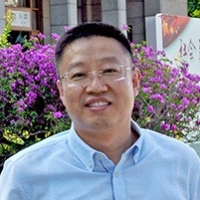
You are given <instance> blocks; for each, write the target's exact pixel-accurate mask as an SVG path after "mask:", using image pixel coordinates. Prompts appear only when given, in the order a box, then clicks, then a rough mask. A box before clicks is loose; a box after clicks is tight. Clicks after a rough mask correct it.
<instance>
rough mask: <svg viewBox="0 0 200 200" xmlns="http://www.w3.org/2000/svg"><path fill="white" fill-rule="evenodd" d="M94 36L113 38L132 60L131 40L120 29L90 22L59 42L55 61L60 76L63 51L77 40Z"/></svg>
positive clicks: (66, 34) (72, 30)
mask: <svg viewBox="0 0 200 200" xmlns="http://www.w3.org/2000/svg"><path fill="white" fill-rule="evenodd" d="M92 36H103V37H108V38H113V39H115V40H117V41H118V42H119V43H120V44H121V45H122V47H124V49H125V50H127V52H128V53H129V54H130V56H131V59H132V50H131V45H130V42H129V40H128V39H127V38H126V36H125V35H124V34H123V32H122V31H120V30H119V29H118V28H116V27H114V26H112V25H110V24H105V23H97V22H90V23H84V24H80V25H78V26H76V27H74V28H72V29H70V30H68V31H67V32H66V33H65V34H64V35H62V37H61V38H60V39H59V40H58V42H57V44H56V50H55V61H56V71H57V74H59V70H58V67H59V62H60V60H61V59H62V55H63V51H64V49H65V47H66V46H67V45H69V44H71V43H72V42H74V41H75V40H77V39H80V38H84V37H85V38H88V37H92Z"/></svg>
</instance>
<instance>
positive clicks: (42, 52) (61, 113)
mask: <svg viewBox="0 0 200 200" xmlns="http://www.w3.org/2000/svg"><path fill="white" fill-rule="evenodd" d="M56 80H57V77H56V72H55V66H54V46H50V45H41V44H34V45H33V47H32V48H30V49H28V50H26V51H24V47H23V45H21V44H16V45H11V46H10V47H7V48H1V49H0V86H1V87H0V121H1V122H0V156H1V158H2V159H4V158H6V157H8V156H10V155H11V154H13V153H15V152H17V151H19V150H20V149H22V148H24V147H26V146H29V145H30V144H33V143H35V142H37V141H39V140H41V139H43V138H45V137H47V136H49V135H52V134H54V133H57V132H59V131H61V130H63V129H65V128H68V126H69V124H68V123H67V121H66V119H67V116H66V112H65V109H64V107H63V105H62V103H61V101H60V99H59V94H58V90H57V88H56Z"/></svg>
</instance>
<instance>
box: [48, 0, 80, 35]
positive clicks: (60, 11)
mask: <svg viewBox="0 0 200 200" xmlns="http://www.w3.org/2000/svg"><path fill="white" fill-rule="evenodd" d="M50 13H51V16H50V26H51V33H57V34H59V35H61V34H63V33H64V32H65V29H64V26H70V27H73V26H75V25H77V22H78V19H77V0H63V1H58V0H51V1H50Z"/></svg>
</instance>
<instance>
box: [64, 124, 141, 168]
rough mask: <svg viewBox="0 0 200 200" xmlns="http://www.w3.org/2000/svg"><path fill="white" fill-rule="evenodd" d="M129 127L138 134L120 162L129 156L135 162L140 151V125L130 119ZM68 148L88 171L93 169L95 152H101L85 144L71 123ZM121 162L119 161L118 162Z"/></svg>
mask: <svg viewBox="0 0 200 200" xmlns="http://www.w3.org/2000/svg"><path fill="white" fill-rule="evenodd" d="M131 128H132V130H134V131H135V132H136V133H138V134H139V138H138V139H137V141H136V142H135V143H134V144H133V145H132V146H131V147H130V148H129V149H127V150H126V151H125V152H124V153H123V155H122V160H121V161H122V162H123V161H125V159H126V158H128V157H129V156H131V157H132V158H133V163H135V164H136V163H137V162H138V161H139V160H140V159H139V155H140V151H141V146H142V141H143V134H142V132H141V129H140V127H139V126H138V124H137V123H136V122H134V121H131ZM68 141H69V148H70V149H71V150H72V151H73V152H74V153H75V155H76V156H77V158H78V159H79V160H80V161H81V162H82V163H83V165H84V166H85V167H86V169H87V170H88V171H93V169H94V166H95V163H94V162H95V161H94V160H95V159H94V157H95V154H99V153H100V154H101V152H99V151H97V150H95V149H93V148H92V147H90V146H89V145H88V144H86V143H85V142H84V141H83V140H82V139H81V138H80V137H79V136H78V134H77V133H76V131H75V129H74V125H73V123H72V125H71V128H70V130H69V140H68ZM120 163H121V162H120Z"/></svg>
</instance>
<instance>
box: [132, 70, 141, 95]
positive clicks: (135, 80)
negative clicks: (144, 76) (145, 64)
mask: <svg viewBox="0 0 200 200" xmlns="http://www.w3.org/2000/svg"><path fill="white" fill-rule="evenodd" d="M140 80H141V73H140V70H139V69H138V68H136V69H134V71H133V73H132V84H133V90H134V95H135V97H136V96H137V95H138V93H139V89H140Z"/></svg>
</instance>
